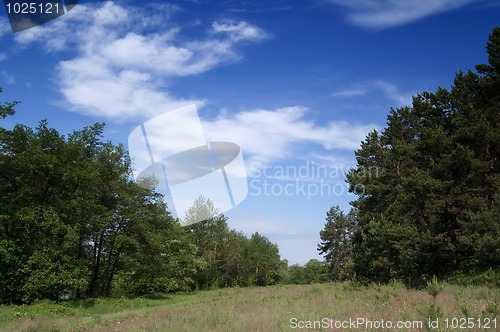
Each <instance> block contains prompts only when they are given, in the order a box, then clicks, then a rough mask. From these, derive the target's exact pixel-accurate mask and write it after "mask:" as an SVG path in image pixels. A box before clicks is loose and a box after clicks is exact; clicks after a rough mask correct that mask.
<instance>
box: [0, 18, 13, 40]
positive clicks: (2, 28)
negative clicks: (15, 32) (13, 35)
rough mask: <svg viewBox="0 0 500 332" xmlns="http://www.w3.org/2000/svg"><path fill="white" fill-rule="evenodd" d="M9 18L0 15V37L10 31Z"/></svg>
mask: <svg viewBox="0 0 500 332" xmlns="http://www.w3.org/2000/svg"><path fill="white" fill-rule="evenodd" d="M11 31H12V30H11V28H10V24H9V20H8V19H6V18H3V17H0V37H2V36H3V35H6V34H7V33H9V32H11Z"/></svg>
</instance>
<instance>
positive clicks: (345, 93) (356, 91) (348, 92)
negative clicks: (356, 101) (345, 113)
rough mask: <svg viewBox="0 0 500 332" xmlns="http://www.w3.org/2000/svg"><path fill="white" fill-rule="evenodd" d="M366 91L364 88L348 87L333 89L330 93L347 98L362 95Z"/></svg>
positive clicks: (333, 95)
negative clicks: (346, 88)
mask: <svg viewBox="0 0 500 332" xmlns="http://www.w3.org/2000/svg"><path fill="white" fill-rule="evenodd" d="M367 92H368V91H367V90H366V89H348V90H341V91H335V92H333V93H332V97H339V98H349V97H356V96H363V95H365V94H366V93H367Z"/></svg>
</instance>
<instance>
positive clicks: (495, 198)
mask: <svg viewBox="0 0 500 332" xmlns="http://www.w3.org/2000/svg"><path fill="white" fill-rule="evenodd" d="M486 49H487V54H488V62H489V63H488V64H481V65H477V66H476V67H475V71H472V70H469V71H467V72H462V71H459V72H458V73H456V76H455V80H454V83H453V85H452V87H451V89H444V88H438V89H437V90H436V91H435V92H423V93H420V94H418V95H416V96H415V97H414V98H413V105H412V106H408V107H402V108H397V109H391V110H390V112H389V115H388V117H387V126H386V127H385V128H384V129H383V130H382V131H381V132H377V131H373V132H371V133H369V134H368V136H367V137H366V139H365V141H363V142H362V143H361V146H360V148H359V149H358V150H356V151H355V157H356V161H357V166H356V167H355V168H354V169H351V170H350V171H349V173H348V174H347V176H346V177H347V181H348V184H349V186H350V191H351V192H353V193H354V194H356V195H357V199H356V200H355V201H353V202H352V203H351V204H352V210H351V211H349V212H348V213H345V212H343V211H341V210H340V208H339V207H337V206H334V207H332V208H331V209H330V210H329V211H328V213H327V218H326V223H325V227H324V229H323V230H321V231H320V237H321V243H320V244H319V245H318V251H319V253H320V254H323V255H324V258H325V261H324V262H321V261H319V260H314V259H313V260H311V261H309V262H308V263H307V264H306V265H305V266H303V267H302V266H298V265H292V266H288V263H287V261H286V260H281V258H280V255H279V250H278V247H277V245H276V244H274V243H272V242H271V241H270V240H269V239H268V238H266V237H265V236H262V235H261V234H259V233H254V234H252V235H251V236H250V237H247V236H245V235H244V234H242V233H241V232H238V231H237V230H233V229H230V228H229V226H228V223H227V218H226V217H225V216H224V215H222V214H220V213H219V212H218V211H217V210H216V209H215V208H214V207H213V205H212V204H211V202H210V201H208V200H206V199H205V198H203V197H200V198H199V199H198V201H197V204H195V206H193V210H190V211H188V214H189V213H192V214H195V213H198V212H199V211H198V210H197V209H200V206H201V207H202V208H204V209H207V210H208V211H209V213H210V215H211V218H208V219H206V220H205V221H203V222H200V223H196V224H192V225H190V226H188V227H181V225H180V223H179V221H178V220H176V219H174V218H173V217H172V215H171V214H170V213H169V212H168V207H167V206H166V205H165V203H164V201H163V198H162V197H161V195H159V194H158V193H156V192H155V191H154V190H153V189H151V188H142V187H140V186H137V185H136V183H135V182H134V181H133V177H132V167H133V165H132V162H131V160H130V157H129V155H128V152H127V151H126V149H125V147H124V146H122V145H116V144H113V143H112V142H109V141H104V139H103V129H104V124H103V123H96V124H95V125H93V126H90V127H86V128H83V129H80V130H76V131H74V132H73V133H71V134H69V135H67V136H64V135H61V134H60V133H59V132H58V131H57V130H56V129H54V128H51V127H49V124H48V121H46V120H42V121H40V123H39V125H38V126H37V127H36V128H30V127H28V126H25V125H22V124H18V125H16V126H14V127H13V128H12V129H7V128H4V127H2V125H1V124H0V304H22V303H32V302H34V301H36V300H41V299H49V300H54V301H60V300H65V299H86V298H96V297H109V296H144V295H150V294H158V293H168V292H177V291H189V290H195V289H211V288H221V287H234V286H242V287H245V286H267V285H274V284H278V283H315V282H326V281H331V280H356V281H359V282H362V283H369V282H389V281H391V280H400V281H402V282H407V283H408V284H410V285H413V284H415V283H416V282H418V281H419V280H428V279H430V278H431V277H432V276H437V277H439V278H455V279H457V278H459V277H462V276H463V277H464V278H465V277H471V278H472V277H473V276H475V275H481V274H484V273H488V275H495V276H496V277H495V278H497V279H496V280H497V281H496V282H497V286H498V285H499V283H500V277H499V276H500V270H499V266H500V264H499V263H500V176H499V167H500V127H499V126H500V125H499V124H500V77H499V74H500V28H494V29H493V31H492V33H491V35H490V39H489V42H488V44H487V47H486ZM0 92H1V90H0ZM16 105H17V102H3V103H1V104H0V121H1V120H2V119H5V118H6V117H8V116H12V115H13V114H14V113H15V107H16ZM332 199H333V198H332ZM197 205H198V206H197ZM205 212H206V211H205ZM318 231H319V230H318Z"/></svg>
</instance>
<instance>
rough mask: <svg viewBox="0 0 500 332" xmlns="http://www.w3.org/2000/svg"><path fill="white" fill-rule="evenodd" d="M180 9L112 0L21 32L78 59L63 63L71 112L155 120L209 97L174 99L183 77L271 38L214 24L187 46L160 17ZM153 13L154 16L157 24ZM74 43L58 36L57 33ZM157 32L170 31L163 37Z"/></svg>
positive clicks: (249, 28)
mask: <svg viewBox="0 0 500 332" xmlns="http://www.w3.org/2000/svg"><path fill="white" fill-rule="evenodd" d="M158 10H163V11H165V16H168V15H171V14H172V12H175V11H177V10H179V9H178V8H177V7H171V6H162V7H161V8H155V9H154V11H148V7H147V6H146V7H145V8H142V9H137V8H135V7H126V6H122V5H118V4H115V3H113V2H111V1H108V2H105V3H104V4H102V5H100V6H97V7H91V6H90V5H79V6H77V7H75V9H74V10H72V11H71V12H70V13H69V14H67V15H65V16H63V17H61V18H60V19H58V20H56V21H55V22H54V24H47V25H43V26H39V27H36V28H33V29H29V30H26V31H25V32H22V33H19V34H18V35H16V40H17V42H18V43H19V44H20V45H23V46H29V45H31V44H34V43H39V44H42V45H43V47H45V49H46V51H48V52H58V51H61V50H65V49H69V50H73V51H76V54H77V56H76V57H74V58H71V59H68V60H65V61H61V62H60V63H59V65H58V74H59V77H58V78H57V79H58V80H57V81H58V84H59V87H60V89H61V92H62V94H63V96H64V97H65V99H66V101H67V103H68V104H69V106H70V108H71V109H72V110H74V111H78V112H80V113H83V114H87V115H94V116H100V117H105V118H108V119H112V120H115V121H124V120H130V119H133V118H134V117H150V116H153V115H156V114H159V113H162V112H165V111H167V110H169V109H175V108H178V107H181V106H184V105H186V104H193V103H195V104H198V105H200V104H203V100H201V99H193V98H183V97H178V96H174V95H172V94H171V93H169V91H168V85H169V84H170V83H171V81H172V79H173V78H175V77H181V76H189V75H196V74H200V73H203V72H206V71H208V70H210V69H212V68H214V67H216V66H218V65H220V64H223V63H228V62H232V61H237V60H239V59H240V58H241V57H242V56H241V54H240V53H239V52H238V50H237V48H238V46H239V45H240V44H241V43H242V42H248V41H253V42H255V41H258V40H262V39H264V38H266V37H267V34H266V33H265V32H264V31H263V30H262V29H260V28H259V27H257V26H254V25H251V24H249V23H247V22H233V21H222V22H214V23H213V25H212V26H211V27H210V29H209V30H208V31H207V34H206V36H205V37H204V38H202V39H197V40H189V41H184V38H182V36H181V32H182V31H181V30H180V29H179V28H178V27H176V26H174V25H170V26H169V25H168V24H165V21H166V20H165V19H163V20H156V19H154V17H155V16H156V15H158V13H157V12H158ZM150 16H151V17H152V19H151V20H150ZM61 30H65V31H70V32H72V33H67V34H65V36H70V37H71V38H68V37H66V38H59V39H58V38H51V37H50V36H56V35H58V34H57V31H61ZM151 31H163V32H161V33H158V32H151Z"/></svg>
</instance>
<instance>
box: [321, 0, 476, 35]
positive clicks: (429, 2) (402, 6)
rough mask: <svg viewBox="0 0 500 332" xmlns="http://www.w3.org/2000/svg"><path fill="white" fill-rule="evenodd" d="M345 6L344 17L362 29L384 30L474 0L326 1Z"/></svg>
mask: <svg viewBox="0 0 500 332" xmlns="http://www.w3.org/2000/svg"><path fill="white" fill-rule="evenodd" d="M327 1H328V2H331V3H334V4H336V5H339V6H342V7H345V8H347V10H348V13H347V20H348V21H349V22H350V23H352V24H355V25H358V26H362V27H365V28H375V29H384V28H389V27H394V26H398V25H403V24H406V23H409V22H413V21H416V20H419V19H421V18H424V17H426V16H429V15H434V14H437V13H441V12H445V11H449V10H453V9H456V8H459V7H462V6H464V5H467V4H469V3H472V2H473V1H474V0H420V1H414V0H351V1H345V0H327Z"/></svg>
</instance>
